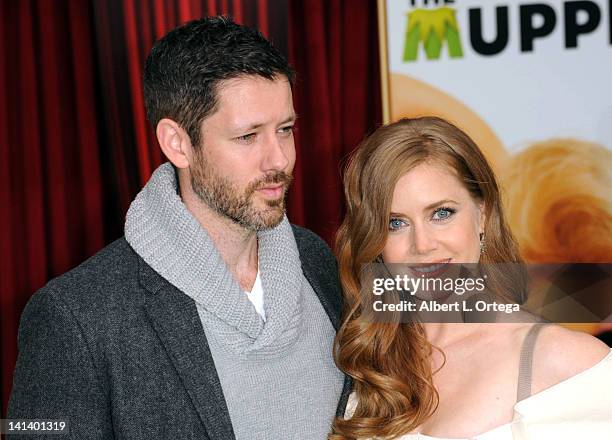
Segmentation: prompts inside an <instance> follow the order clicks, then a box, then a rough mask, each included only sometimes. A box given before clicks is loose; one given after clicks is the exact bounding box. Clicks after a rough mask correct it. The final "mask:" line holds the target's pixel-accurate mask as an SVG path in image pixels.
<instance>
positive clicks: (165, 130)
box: [155, 118, 193, 168]
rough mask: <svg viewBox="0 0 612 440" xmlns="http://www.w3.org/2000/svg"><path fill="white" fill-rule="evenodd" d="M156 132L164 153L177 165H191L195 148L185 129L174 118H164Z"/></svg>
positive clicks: (182, 166)
mask: <svg viewBox="0 0 612 440" xmlns="http://www.w3.org/2000/svg"><path fill="white" fill-rule="evenodd" d="M155 134H156V135H157V141H158V142H159V145H160V147H161V149H162V151H163V153H164V155H165V156H166V157H167V158H168V160H169V161H170V162H172V164H173V165H174V166H175V167H177V168H187V167H189V163H190V162H191V156H192V152H193V148H192V146H191V139H189V135H187V133H186V132H185V130H183V129H182V128H181V127H180V126H179V125H178V124H177V123H176V122H175V121H173V120H172V119H168V118H164V119H161V120H160V121H159V122H158V123H157V129H156V130H155Z"/></svg>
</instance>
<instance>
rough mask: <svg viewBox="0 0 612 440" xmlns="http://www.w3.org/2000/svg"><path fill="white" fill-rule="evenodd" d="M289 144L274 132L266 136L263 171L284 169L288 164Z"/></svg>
mask: <svg viewBox="0 0 612 440" xmlns="http://www.w3.org/2000/svg"><path fill="white" fill-rule="evenodd" d="M288 148H290V145H288V144H287V141H286V140H285V141H283V140H281V139H279V138H278V136H276V133H275V134H271V135H269V136H267V137H266V140H265V146H264V154H263V164H262V166H263V171H284V170H285V169H286V168H287V166H288V165H289V157H288V153H289V152H288Z"/></svg>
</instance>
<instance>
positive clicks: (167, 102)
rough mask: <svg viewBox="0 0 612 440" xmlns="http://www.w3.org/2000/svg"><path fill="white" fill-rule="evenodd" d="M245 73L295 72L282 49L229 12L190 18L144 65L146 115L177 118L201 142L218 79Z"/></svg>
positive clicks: (155, 118)
mask: <svg viewBox="0 0 612 440" xmlns="http://www.w3.org/2000/svg"><path fill="white" fill-rule="evenodd" d="M242 75H257V76H261V77H263V78H266V79H269V80H274V79H275V78H276V77H277V76H279V75H280V76H285V77H286V78H287V80H288V81H289V82H290V83H291V84H293V78H294V73H293V70H292V69H291V67H290V66H289V63H288V62H287V60H286V59H285V57H284V56H283V55H281V53H280V52H279V51H278V50H277V49H276V48H274V46H272V44H271V43H270V42H269V41H268V40H266V39H265V38H264V37H263V36H262V35H261V33H259V32H258V31H257V30H256V29H252V28H248V27H246V26H241V25H239V24H236V23H234V22H233V21H232V20H231V19H230V18H228V17H207V18H203V19H201V20H195V21H190V22H188V23H186V24H184V25H182V26H180V27H178V28H176V29H174V30H172V31H170V32H169V33H168V34H166V35H165V36H164V37H163V38H162V39H160V40H159V41H157V42H156V43H155V45H154V46H153V48H152V49H151V53H150V54H149V56H148V58H147V61H146V64H145V68H144V98H145V106H146V109H147V118H148V119H149V122H151V124H152V125H153V128H155V127H157V123H158V122H159V121H160V120H161V119H163V118H170V119H172V120H174V121H176V122H177V123H178V124H179V125H180V126H181V127H182V128H183V129H184V130H185V131H186V132H187V134H188V135H189V137H190V139H191V143H192V144H193V145H194V147H198V146H199V145H200V124H201V122H202V120H203V119H204V118H206V117H207V116H209V115H211V114H212V113H214V112H215V110H216V106H217V102H218V96H217V86H218V84H219V82H221V81H223V80H227V79H231V78H236V77H239V76H242Z"/></svg>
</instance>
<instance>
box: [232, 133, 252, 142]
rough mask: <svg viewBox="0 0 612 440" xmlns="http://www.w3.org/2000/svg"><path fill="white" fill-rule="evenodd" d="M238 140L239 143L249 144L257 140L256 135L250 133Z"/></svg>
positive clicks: (239, 137)
mask: <svg viewBox="0 0 612 440" xmlns="http://www.w3.org/2000/svg"><path fill="white" fill-rule="evenodd" d="M236 139H237V140H239V141H243V142H249V141H252V140H253V139H255V133H249V134H245V135H242V136H238V137H237V138H236Z"/></svg>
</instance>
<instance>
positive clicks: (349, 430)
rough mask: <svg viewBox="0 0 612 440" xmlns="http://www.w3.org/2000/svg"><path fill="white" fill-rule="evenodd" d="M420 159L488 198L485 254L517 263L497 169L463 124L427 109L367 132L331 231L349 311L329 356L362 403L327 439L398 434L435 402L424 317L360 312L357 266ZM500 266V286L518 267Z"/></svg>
mask: <svg viewBox="0 0 612 440" xmlns="http://www.w3.org/2000/svg"><path fill="white" fill-rule="evenodd" d="M424 162H428V163H435V164H439V165H442V166H445V167H447V168H448V169H449V170H451V171H452V172H454V173H455V174H456V176H457V177H458V178H459V180H460V181H461V182H463V184H464V185H465V187H466V189H467V190H468V191H469V192H470V194H471V195H472V197H474V199H475V200H479V201H482V202H484V206H485V215H486V220H485V236H486V249H487V251H486V253H485V254H484V255H483V257H482V258H481V262H521V259H520V256H519V252H518V248H517V245H516V242H515V240H514V239H513V237H512V234H511V233H510V230H509V228H508V226H507V223H506V221H505V219H504V216H503V211H502V207H501V201H500V194H499V189H498V185H497V182H496V179H495V176H494V174H493V171H492V170H491V167H490V166H489V164H488V163H487V161H486V159H485V157H484V156H483V154H482V153H481V151H480V150H479V149H478V147H477V146H476V145H475V144H474V142H473V141H472V140H471V139H470V138H469V137H468V136H467V135H466V134H465V133H464V132H463V131H461V130H460V129H458V128H457V127H455V126H454V125H452V124H450V123H448V122H446V121H444V120H442V119H439V118H436V117H423V118H417V119H402V120H400V121H398V122H395V123H393V124H389V125H386V126H383V127H380V128H379V129H378V130H376V131H375V132H374V133H373V134H372V135H371V136H369V137H368V138H366V139H365V140H364V141H363V142H362V143H361V144H360V145H359V147H358V148H357V149H356V150H355V151H354V153H353V154H352V156H351V157H350V159H349V162H348V166H347V168H346V171H345V175H344V191H345V197H346V208H347V211H346V217H345V219H344V221H343V223H342V225H341V227H340V228H339V230H338V234H337V239H336V252H337V255H338V261H339V270H340V280H341V282H342V286H343V289H344V295H345V310H344V316H343V324H342V326H341V328H340V330H339V331H338V334H337V336H336V340H335V345H334V356H335V359H336V363H337V365H338V366H339V367H340V368H341V369H342V370H343V371H344V372H345V373H346V374H348V375H349V376H351V377H352V378H353V380H354V391H355V393H356V395H357V400H358V405H357V407H356V409H355V412H354V413H353V414H352V416H351V417H350V418H347V419H344V418H336V419H335V420H334V425H333V433H332V434H331V435H330V439H332V440H341V439H359V438H371V437H377V438H380V437H383V438H394V437H398V436H401V435H403V434H406V433H408V432H410V431H413V430H414V429H415V428H416V427H418V426H419V425H421V424H422V423H423V422H424V421H425V420H426V419H427V418H428V417H429V416H430V415H431V414H432V413H433V412H434V411H435V409H436V407H437V403H438V395H437V391H436V389H435V387H434V385H433V374H434V373H433V372H432V368H431V360H430V356H431V353H432V350H433V347H432V345H431V344H430V343H429V342H428V340H427V338H426V335H425V331H424V328H423V326H422V324H419V323H409V324H406V323H399V322H397V323H381V322H373V320H371V319H366V318H365V317H363V316H362V299H361V295H360V289H361V284H360V273H361V271H362V269H363V268H364V267H365V266H366V265H368V264H369V263H372V262H373V261H375V260H376V259H377V258H378V256H379V255H380V254H381V252H382V250H383V248H384V246H385V242H386V240H387V233H388V222H389V214H390V212H391V200H392V196H393V191H394V188H395V185H396V183H397V181H398V180H399V178H400V177H401V176H402V175H404V174H405V173H407V172H408V171H410V170H411V169H413V168H414V167H416V166H417V165H419V164H421V163H424ZM497 275H498V277H501V284H502V285H503V284H504V283H506V284H508V285H510V284H512V283H516V276H515V274H514V275H510V276H509V275H507V274H504V273H500V274H497ZM504 277H507V278H504ZM502 290H503V289H502Z"/></svg>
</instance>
